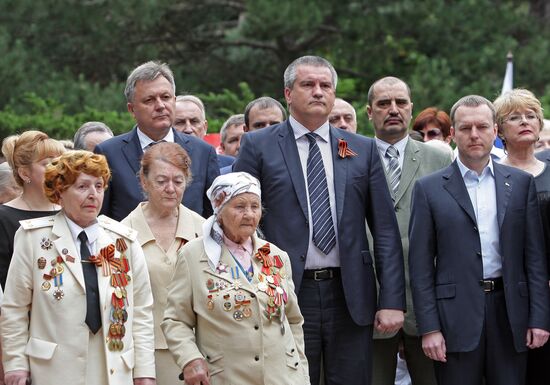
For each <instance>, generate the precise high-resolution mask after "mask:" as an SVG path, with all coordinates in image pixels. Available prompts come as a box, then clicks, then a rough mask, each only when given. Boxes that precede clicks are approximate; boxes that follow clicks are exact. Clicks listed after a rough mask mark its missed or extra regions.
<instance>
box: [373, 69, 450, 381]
mask: <svg viewBox="0 0 550 385" xmlns="http://www.w3.org/2000/svg"><path fill="white" fill-rule="evenodd" d="M412 108H413V104H412V102H411V92H410V89H409V86H408V85H407V84H406V83H405V82H404V81H402V80H401V79H398V78H395V77H385V78H382V79H380V80H378V81H376V82H374V83H373V85H372V86H371V87H370V89H369V93H368V105H367V114H368V116H369V120H370V121H371V122H372V124H373V126H374V130H375V132H376V144H377V147H378V152H379V154H380V158H381V159H382V163H383V164H384V170H385V172H386V180H387V182H388V187H389V188H390V193H391V194H392V199H393V206H394V210H395V214H396V217H397V222H398V224H399V231H400V233H401V243H402V245H403V254H404V256H405V262H406V261H407V257H408V252H409V238H408V235H407V234H408V227H409V218H410V213H411V194H412V189H413V185H414V182H415V181H416V180H417V179H418V178H420V177H422V176H425V175H428V174H431V173H432V172H434V171H437V170H439V169H441V168H443V167H446V166H448V165H449V164H451V162H452V159H451V155H450V154H446V153H444V152H443V151H440V150H439V149H436V148H434V147H429V146H426V145H425V144H423V143H420V142H417V141H415V140H412V139H409V135H408V127H409V123H410V121H411V117H412ZM405 279H406V283H407V313H406V314H405V323H404V324H403V328H402V329H401V330H400V331H398V332H395V333H386V334H382V333H377V332H375V334H374V338H375V341H374V352H373V353H374V354H373V356H374V363H373V367H374V373H373V383H374V384H377V385H393V384H394V381H395V368H396V361H397V352H398V349H399V345H400V344H402V345H403V348H404V352H405V359H406V361H407V366H408V368H409V371H410V375H411V379H412V383H413V385H431V384H435V376H434V371H433V364H432V362H431V360H429V359H428V358H427V357H426V356H425V355H424V353H423V351H422V343H421V340H420V338H419V337H418V335H417V330H416V319H415V317H414V312H413V309H412V298H411V293H410V286H409V277H408V268H407V267H406V268H405Z"/></svg>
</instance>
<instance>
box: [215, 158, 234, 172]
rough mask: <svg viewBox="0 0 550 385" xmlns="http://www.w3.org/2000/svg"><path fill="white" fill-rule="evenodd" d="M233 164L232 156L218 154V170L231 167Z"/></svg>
mask: <svg viewBox="0 0 550 385" xmlns="http://www.w3.org/2000/svg"><path fill="white" fill-rule="evenodd" d="M233 163H235V157H234V156H229V155H224V154H218V168H219V169H220V170H221V169H222V168H224V167H228V166H231V165H232V164H233Z"/></svg>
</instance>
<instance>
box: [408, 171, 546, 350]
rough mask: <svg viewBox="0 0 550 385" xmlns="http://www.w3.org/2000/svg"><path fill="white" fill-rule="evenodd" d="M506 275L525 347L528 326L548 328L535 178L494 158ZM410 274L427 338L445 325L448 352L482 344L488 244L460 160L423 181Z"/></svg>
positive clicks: (517, 335)
mask: <svg viewBox="0 0 550 385" xmlns="http://www.w3.org/2000/svg"><path fill="white" fill-rule="evenodd" d="M493 165H494V171H495V187H496V201H497V217H498V225H499V229H500V234H499V240H500V249H501V254H502V278H503V280H504V293H505V297H506V307H507V312H508V319H509V321H510V326H511V329H512V333H513V336H514V341H513V342H512V341H510V342H509V343H513V344H514V346H515V348H516V350H517V351H518V352H521V351H526V350H527V347H526V346H525V336H526V332H527V328H542V329H546V330H548V327H549V321H550V314H549V313H550V309H549V308H548V303H549V301H550V296H549V295H550V292H549V289H548V280H547V277H546V271H547V270H546V260H545V254H544V243H543V239H544V238H543V234H542V225H541V220H540V213H539V209H538V203H537V196H536V191H535V183H534V181H533V178H532V177H531V176H530V175H528V174H526V173H525V172H523V171H520V170H518V169H515V168H512V167H508V166H504V165H501V164H498V163H493ZM409 239H410V245H409V246H410V248H409V269H410V270H409V273H410V277H411V288H412V293H413V301H414V309H415V313H416V318H417V320H418V330H419V333H420V334H421V335H424V334H426V333H429V332H432V331H436V330H441V331H442V333H443V336H444V337H445V343H446V346H447V351H448V352H467V351H471V350H473V349H474V348H476V347H477V346H478V344H479V339H480V335H481V332H482V329H483V323H484V311H485V296H486V294H485V293H484V292H483V289H482V287H481V286H480V284H479V281H480V280H481V279H483V265H482V259H481V244H480V238H479V233H478V229H477V222H476V218H475V214H474V208H473V205H472V203H471V201H470V197H469V195H468V191H467V189H466V185H465V184H464V180H463V178H462V175H461V174H460V169H459V168H458V165H457V163H456V161H455V162H454V163H453V164H452V165H450V166H449V167H447V168H445V169H443V170H441V171H438V172H436V173H434V174H431V175H429V176H426V177H424V178H422V179H420V180H418V181H417V182H416V185H415V188H414V191H413V198H412V212H411V221H410V227H409Z"/></svg>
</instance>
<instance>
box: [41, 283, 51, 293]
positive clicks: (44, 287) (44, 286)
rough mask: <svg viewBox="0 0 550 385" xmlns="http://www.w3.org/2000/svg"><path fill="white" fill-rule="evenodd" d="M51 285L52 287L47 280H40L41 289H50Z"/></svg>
mask: <svg viewBox="0 0 550 385" xmlns="http://www.w3.org/2000/svg"><path fill="white" fill-rule="evenodd" d="M51 287H52V284H51V283H50V282H48V281H44V282H42V287H41V288H42V290H44V291H48V290H50V288H51Z"/></svg>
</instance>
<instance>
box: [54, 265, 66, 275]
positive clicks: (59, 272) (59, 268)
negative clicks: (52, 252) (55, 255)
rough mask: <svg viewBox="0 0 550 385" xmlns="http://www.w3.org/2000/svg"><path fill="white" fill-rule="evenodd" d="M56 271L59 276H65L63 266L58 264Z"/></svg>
mask: <svg viewBox="0 0 550 385" xmlns="http://www.w3.org/2000/svg"><path fill="white" fill-rule="evenodd" d="M55 271H57V274H63V272H64V271H65V268H64V267H63V265H61V264H59V263H58V264H57V265H55Z"/></svg>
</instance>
